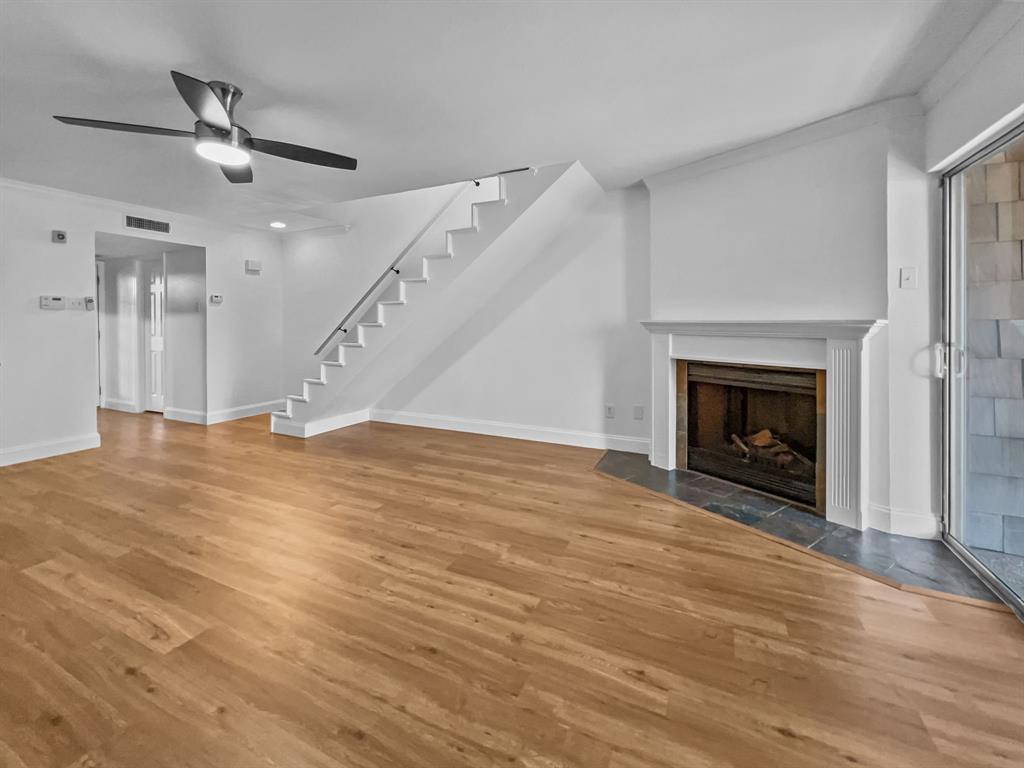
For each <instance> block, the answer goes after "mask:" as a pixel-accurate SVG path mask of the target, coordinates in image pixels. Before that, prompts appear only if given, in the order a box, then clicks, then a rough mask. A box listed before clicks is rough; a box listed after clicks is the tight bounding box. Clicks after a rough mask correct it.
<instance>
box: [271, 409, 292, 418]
mask: <svg viewBox="0 0 1024 768" xmlns="http://www.w3.org/2000/svg"><path fill="white" fill-rule="evenodd" d="M270 415H271V416H277V418H279V419H290V418H291V416H289V415H288V411H272V412H271V414H270Z"/></svg>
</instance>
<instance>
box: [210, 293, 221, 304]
mask: <svg viewBox="0 0 1024 768" xmlns="http://www.w3.org/2000/svg"><path fill="white" fill-rule="evenodd" d="M210 303H211V304H215V305H216V304H223V303H224V294H223V293H211V294H210Z"/></svg>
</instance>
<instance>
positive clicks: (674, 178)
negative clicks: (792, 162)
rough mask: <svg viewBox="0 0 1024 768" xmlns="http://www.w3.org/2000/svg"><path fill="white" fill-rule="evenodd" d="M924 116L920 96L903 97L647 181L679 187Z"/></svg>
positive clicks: (661, 185)
mask: <svg viewBox="0 0 1024 768" xmlns="http://www.w3.org/2000/svg"><path fill="white" fill-rule="evenodd" d="M923 113H924V110H923V108H922V105H921V102H920V100H919V99H918V98H917V97H916V96H900V97H897V98H894V99H887V100H886V101H879V102H876V103H874V104H868V105H866V106H863V107H859V108H857V109H852V110H850V111H849V112H842V113H840V114H838V115H833V116H831V117H826V118H825V119H823V120H818V121H817V122H814V123H808V124H807V125H802V126H800V127H798V128H794V129H793V130H791V131H785V132H784V133H779V134H776V135H775V136H771V137H769V138H767V139H763V140H762V141H756V142H753V143H751V144H745V145H743V146H740V147H736V148H735V149H730V150H727V151H725V152H721V153H719V154H717V155H711V156H710V157H705V158H701V159H699V160H695V161H694V162H692V163H687V164H685V165H680V166H677V167H676V168H670V169H668V170H665V171H661V172H660V173H655V174H652V175H650V176H645V177H644V180H643V181H644V184H646V185H647V186H648V187H649V188H652V187H663V186H667V185H671V184H677V183H679V182H681V181H685V180H687V179H692V178H695V177H697V176H703V175H704V174H706V173H712V172H714V171H720V170H723V169H725V168H731V167H733V166H735V165H741V164H743V163H749V162H751V161H752V160H758V159H760V158H763V157H770V156H772V155H776V154H779V153H780V152H785V151H787V150H790V149H796V148H797V147H802V146H805V145H807V144H812V143H814V142H818V141H824V140H826V139H831V138H834V137H836V136H841V135H843V134H845V133H850V132H852V131H856V130H860V129H862V128H868V127H870V126H873V125H887V124H888V123H890V122H891V121H893V120H895V119H898V118H901V117H908V116H911V115H921V114H923Z"/></svg>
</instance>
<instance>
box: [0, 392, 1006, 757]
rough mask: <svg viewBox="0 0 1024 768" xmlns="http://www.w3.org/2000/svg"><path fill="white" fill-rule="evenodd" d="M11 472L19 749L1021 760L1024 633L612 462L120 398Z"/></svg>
mask: <svg viewBox="0 0 1024 768" xmlns="http://www.w3.org/2000/svg"><path fill="white" fill-rule="evenodd" d="M100 421H101V432H102V434H103V447H102V448H100V449H98V450H96V451H89V452H86V453H80V454H74V455H69V456H64V457H58V458H55V459H49V460H46V461H40V462H33V463H29V464H23V465H18V466H15V467H9V468H6V469H2V470H0V766H3V767H4V768H24V767H29V768H37V767H39V768H69V767H70V766H76V767H78V768H86V767H88V768H142V767H145V768H171V767H172V766H173V767H175V768H183V767H185V766H188V768H207V767H208V768H256V767H258V766H276V767H278V768H302V767H304V766H311V767H315V768H329V767H331V768H336V767H338V766H346V767H348V766H353V767H355V768H363V767H365V768H370V767H371V766H372V767H374V768H376V767H377V766H403V767H405V766H409V767H413V766H415V767H416V768H448V767H449V766H481V767H482V766H513V767H514V766H520V767H523V768H525V767H529V768H554V767H555V766H586V767H588V768H640V767H641V766H650V767H652V768H657V767H661V768H668V767H669V766H671V767H673V768H679V767H685V768H705V767H709V766H734V767H736V768H748V767H756V768H761V767H766V766H782V767H783V768H804V767H805V766H806V767H807V768H828V767H830V766H851V765H856V766H879V767H880V768H899V767H902V766H914V767H917V766H922V767H925V768H933V767H936V766H1020V765H1024V627H1022V626H1021V625H1020V624H1018V622H1017V621H1016V619H1015V618H1014V617H1013V616H1012V615H1010V614H1008V613H1005V612H1001V611H998V610H988V609H984V608H980V607H975V606H972V605H964V604H958V603H956V602H952V601H948V600H942V599H938V598H934V597H929V596H926V595H918V594H913V593H908V592H904V591H900V590H897V589H893V588H891V587H889V586H887V585H885V584H881V583H879V582H877V581H874V580H871V579H868V578H865V577H863V576H861V575H859V574H857V573H853V572H850V571H848V570H844V569H842V568H839V567H837V566H834V565H832V564H830V563H828V562H824V561H822V560H820V559H817V558H814V557H811V556H808V555H806V554H805V553H802V552H798V551H794V550H792V549H790V548H787V547H785V546H782V545H780V544H778V543H776V542H773V541H770V540H767V539H765V538H763V537H761V536H758V535H756V534H754V533H751V532H750V531H747V530H745V529H743V528H742V527H739V526H734V525H731V524H730V523H728V522H727V521H724V520H722V519H719V518H716V517H714V516H711V515H708V514H707V513H704V512H701V511H699V510H696V509H693V508H689V507H686V506H683V505H680V504H677V503H674V502H671V501H668V500H664V499H661V498H658V497H656V496H654V495H652V494H649V493H647V492H645V491H643V490H642V489H639V488H636V487H633V486H630V485H628V484H625V483H621V482H618V481H616V480H613V479H610V478H607V477H603V476H601V475H599V474H597V473H595V472H593V471H592V467H593V465H594V463H595V462H596V461H597V459H598V457H599V453H598V452H596V451H591V450H585V449H577V448H567V447H563V446H552V445H544V444H538V443H527V442H521V441H514V440H503V439H499V438H490V437H483V436H476V435H464V434H458V433H453V432H440V431H433V430H425V429H415V428H409V427H399V426H393V425H383V424H364V425H359V426H355V427H351V428H349V429H346V430H343V431H340V432H335V433H331V434H328V435H324V436H321V437H318V438H313V439H310V440H305V441H303V440H297V439H293V438H287V437H281V436H274V435H271V434H269V433H268V429H267V423H266V419H265V418H254V419H247V420H243V421H239V422H233V423H229V424H222V425H218V426H214V427H209V428H204V427H197V426H193V425H188V424H178V423H174V422H165V421H163V420H162V419H161V418H159V417H156V416H152V415H143V416H131V415H126V414H120V413H114V412H101V417H100Z"/></svg>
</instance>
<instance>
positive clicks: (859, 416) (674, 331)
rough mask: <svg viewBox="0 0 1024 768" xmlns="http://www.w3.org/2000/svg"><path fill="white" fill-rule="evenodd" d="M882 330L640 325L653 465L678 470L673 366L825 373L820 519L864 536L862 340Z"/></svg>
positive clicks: (810, 323)
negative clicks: (647, 347) (646, 340)
mask: <svg viewBox="0 0 1024 768" xmlns="http://www.w3.org/2000/svg"><path fill="white" fill-rule="evenodd" d="M885 325H886V321H885V320H792V321H770V322H755V321H739V322H699V321H665V320H648V321H645V322H644V323H643V326H644V328H646V329H647V330H648V331H649V332H650V333H651V454H650V459H651V463H652V464H653V465H655V466H657V467H661V468H662V469H675V468H676V466H675V460H676V366H675V364H674V361H675V360H699V361H706V362H718V363H745V364H750V365H772V366H780V367H793V368H816V369H820V370H824V371H825V432H826V446H825V494H826V518H827V519H828V520H829V521H831V522H835V523H839V524H841V525H848V526H851V527H853V528H858V529H863V528H864V527H866V524H867V519H868V515H867V505H868V494H867V488H868V466H869V462H868V449H869V446H870V445H871V435H870V428H871V425H870V419H869V418H868V414H869V409H868V397H869V391H870V387H869V386H868V381H869V366H868V354H867V347H868V345H867V341H868V339H870V338H871V337H872V336H873V335H874V334H875V333H876V332H877V331H878V330H879V329H881V328H882V327H884V326H885Z"/></svg>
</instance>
